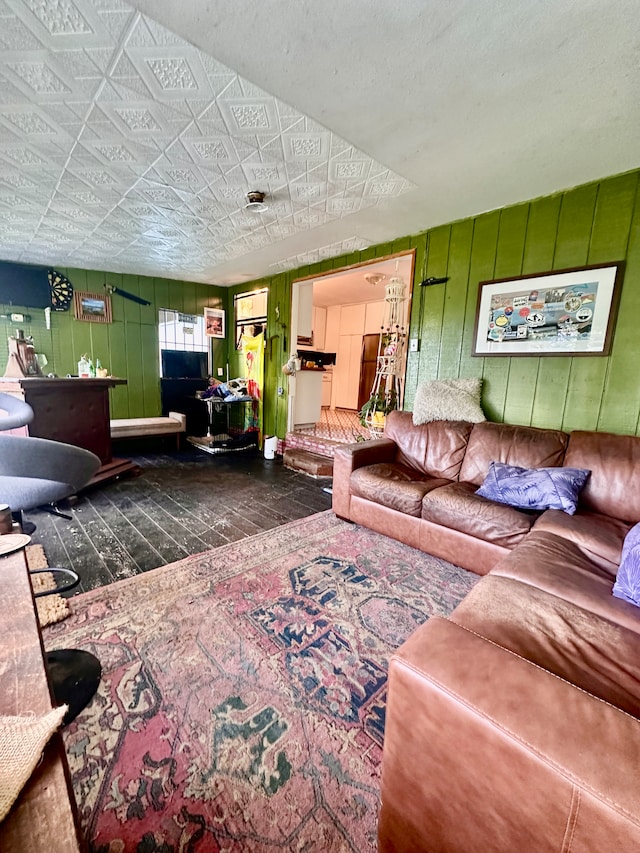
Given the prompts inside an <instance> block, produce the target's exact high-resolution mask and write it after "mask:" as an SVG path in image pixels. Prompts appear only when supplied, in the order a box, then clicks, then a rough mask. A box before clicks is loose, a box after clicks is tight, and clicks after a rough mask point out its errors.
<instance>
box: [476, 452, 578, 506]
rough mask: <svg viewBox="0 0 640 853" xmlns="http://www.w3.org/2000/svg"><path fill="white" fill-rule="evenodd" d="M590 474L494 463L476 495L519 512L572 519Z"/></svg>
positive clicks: (573, 469)
mask: <svg viewBox="0 0 640 853" xmlns="http://www.w3.org/2000/svg"><path fill="white" fill-rule="evenodd" d="M590 473H591V471H587V470H585V469H584V468H518V467H517V466H515V465H506V464H505V463H504V462H491V463H490V464H489V473H488V474H487V476H486V477H485V480H484V483H483V484H482V485H481V486H480V488H479V489H478V490H477V492H476V494H477V495H479V496H480V497H482V498H489V500H492V501H497V502H498V503H502V504H509V506H515V507H519V508H520V509H561V510H562V511H563V512H566V513H568V514H569V515H573V514H574V512H575V511H576V504H577V501H578V495H579V494H580V489H582V487H583V486H584V484H585V483H586V482H587V477H588V476H589V474H590Z"/></svg>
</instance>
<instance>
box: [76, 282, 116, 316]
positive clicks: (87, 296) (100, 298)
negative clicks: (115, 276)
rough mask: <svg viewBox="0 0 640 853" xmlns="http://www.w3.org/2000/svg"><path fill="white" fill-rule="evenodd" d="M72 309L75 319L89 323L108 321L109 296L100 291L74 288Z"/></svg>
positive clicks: (109, 314) (109, 310)
mask: <svg viewBox="0 0 640 853" xmlns="http://www.w3.org/2000/svg"><path fill="white" fill-rule="evenodd" d="M73 310H74V313H75V317H76V320H86V321H87V322H89V323H110V322H111V297H110V296H108V295H103V294H101V293H87V292H86V291H81V290H75V291H74V293H73Z"/></svg>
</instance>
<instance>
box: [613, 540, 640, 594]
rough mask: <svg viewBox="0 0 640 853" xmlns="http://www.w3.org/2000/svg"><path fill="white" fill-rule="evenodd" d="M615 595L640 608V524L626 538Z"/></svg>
mask: <svg viewBox="0 0 640 853" xmlns="http://www.w3.org/2000/svg"><path fill="white" fill-rule="evenodd" d="M613 594H614V595H615V597H616V598H622V599H624V601H628V602H629V603H630V604H635V605H636V607H640V524H636V526H635V527H632V528H631V530H630V531H629V532H628V533H627V535H626V536H625V537H624V545H623V546H622V559H621V560H620V567H619V568H618V574H617V576H616V582H615V583H614V585H613Z"/></svg>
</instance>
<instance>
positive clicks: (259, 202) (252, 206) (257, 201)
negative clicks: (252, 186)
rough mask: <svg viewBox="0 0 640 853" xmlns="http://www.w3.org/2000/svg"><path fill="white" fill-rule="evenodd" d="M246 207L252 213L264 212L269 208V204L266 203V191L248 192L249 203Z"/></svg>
mask: <svg viewBox="0 0 640 853" xmlns="http://www.w3.org/2000/svg"><path fill="white" fill-rule="evenodd" d="M244 209H245V210H250V211H251V212H252V213H264V212H265V210H269V205H268V204H265V201H264V193H261V192H258V191H257V190H254V191H252V192H250V193H247V204H245V206H244Z"/></svg>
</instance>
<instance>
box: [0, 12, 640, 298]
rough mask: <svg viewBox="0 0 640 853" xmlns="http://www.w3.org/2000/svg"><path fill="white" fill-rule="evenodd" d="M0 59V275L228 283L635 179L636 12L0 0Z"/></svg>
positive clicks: (639, 115) (639, 76)
mask: <svg viewBox="0 0 640 853" xmlns="http://www.w3.org/2000/svg"><path fill="white" fill-rule="evenodd" d="M0 47H1V48H2V52H1V53H0V258H2V259H4V260H13V261H22V262H24V263H29V262H31V263H44V264H47V265H49V264H50V265H55V266H58V267H60V266H67V265H69V266H79V267H86V268H90V269H104V270H108V271H115V272H119V271H121V272H131V273H143V274H150V275H158V276H166V277H172V278H178V279H190V280H194V281H205V282H211V283H221V284H230V283H234V282H239V281H244V280H247V279H254V278H259V277H261V276H263V275H268V274H269V273H273V272H274V271H279V270H283V269H288V268H294V267H298V266H301V265H303V264H305V263H309V262H314V261H318V260H322V259H324V258H327V257H331V256H335V255H340V254H343V253H344V252H347V251H350V250H353V249H358V248H362V247H365V246H367V245H372V244H377V243H381V242H386V241H388V240H391V239H393V238H395V237H402V236H403V235H407V234H414V233H417V232H419V231H423V230H425V229H427V228H430V227H431V226H433V225H438V224H442V223H443V222H451V221H455V220H457V219H463V218H465V217H469V216H472V215H475V214H478V213H480V212H482V211H486V210H492V209H495V208H501V207H504V206H505V205H509V204H513V203H516V202H521V201H523V200H526V199H530V198H536V197H538V196H542V195H546V194H549V193H553V192H556V191H558V190H562V189H567V188H569V187H572V186H575V185H577V184H582V183H585V182H587V181H592V180H597V179H598V178H601V177H604V176H608V175H613V174H616V173H619V172H624V171H626V170H629V169H634V168H637V167H638V166H640V155H639V151H640V147H639V146H638V128H639V127H640V66H639V65H638V55H639V53H640V16H639V15H638V14H637V0H610V2H609V3H607V5H606V11H605V12H603V5H602V2H601V0H580V2H576V0H540V2H537V3H525V2H514V0H447V2H446V3H443V2H442V0H403V2H402V3H392V2H390V0H386V2H385V0H382V2H378V3H367V2H362V0H359V1H358V0H352V2H346V3H345V2H344V0H323V2H322V3H318V2H317V0H296V2H295V3H287V2H280V3H276V2H270V3H256V2H255V0H215V2H211V0H185V2H182V3H177V2H176V0H129V3H128V4H126V3H123V2H120V0H0ZM249 81H253V82H249ZM256 83H258V84H259V86H257V85H255V84H256ZM250 191H262V192H265V193H266V194H267V201H268V203H269V209H268V211H267V212H266V213H264V214H260V213H250V212H248V211H246V210H245V209H244V204H245V201H246V194H247V192H250Z"/></svg>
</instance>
